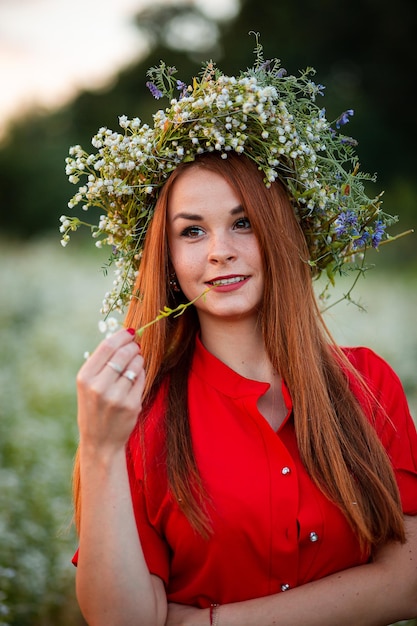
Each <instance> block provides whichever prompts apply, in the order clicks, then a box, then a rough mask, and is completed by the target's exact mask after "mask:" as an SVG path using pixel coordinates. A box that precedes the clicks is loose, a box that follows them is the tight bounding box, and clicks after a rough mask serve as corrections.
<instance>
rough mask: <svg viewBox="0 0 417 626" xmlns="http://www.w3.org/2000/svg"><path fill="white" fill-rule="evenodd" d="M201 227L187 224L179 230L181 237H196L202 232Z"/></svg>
mask: <svg viewBox="0 0 417 626" xmlns="http://www.w3.org/2000/svg"><path fill="white" fill-rule="evenodd" d="M203 232H204V231H203V229H202V228H200V226H187V228H184V230H182V231H181V237H189V238H190V239H196V238H197V237H199V236H200V235H201V234H202V233H203Z"/></svg>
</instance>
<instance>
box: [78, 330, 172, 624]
mask: <svg viewBox="0 0 417 626" xmlns="http://www.w3.org/2000/svg"><path fill="white" fill-rule="evenodd" d="M109 360H110V361H111V362H112V363H114V364H116V366H120V368H121V369H122V371H123V370H126V369H130V370H132V371H133V372H135V373H136V374H137V377H136V379H135V380H134V381H133V382H131V381H130V380H129V379H128V378H126V377H125V376H123V375H121V374H120V373H118V372H117V371H115V370H114V369H113V367H112V366H109V365H108V361H109ZM144 378H145V375H144V369H143V359H142V357H141V355H140V354H139V349H138V346H137V344H135V343H134V341H133V337H132V335H130V334H129V333H128V332H127V331H125V330H122V331H120V332H118V333H117V334H115V335H114V336H112V337H110V338H108V339H106V340H105V341H103V342H102V343H101V344H100V346H99V347H98V348H97V350H96V351H95V352H94V354H93V355H92V356H91V357H89V359H88V360H87V361H86V363H85V364H84V366H83V367H82V368H81V370H80V372H79V375H78V377H77V388H78V425H79V432H80V444H79V460H80V485H81V491H80V495H81V522H80V529H79V530H80V540H79V556H78V565H77V574H76V590H77V598H78V602H79V605H80V608H81V611H82V613H83V615H84V617H85V619H86V621H87V622H88V624H89V625H90V626H113V625H114V626H125V625H126V626H128V625H129V626H133V625H135V626H137V624H141V626H162V625H163V624H164V623H165V619H166V611H167V600H166V594H165V590H164V586H163V583H162V581H161V579H159V578H158V577H156V576H151V575H150V573H149V570H148V568H147V565H146V562H145V559H144V556H143V552H142V547H141V544H140V540H139V536H138V531H137V528H136V522H135V518H134V512H133V507H132V501H131V493H130V486H129V477H128V472H127V466H126V454H125V446H126V442H127V440H128V438H129V435H130V433H131V432H132V430H133V427H134V425H135V423H136V420H137V415H138V412H139V411H140V409H141V399H142V393H143V386H144Z"/></svg>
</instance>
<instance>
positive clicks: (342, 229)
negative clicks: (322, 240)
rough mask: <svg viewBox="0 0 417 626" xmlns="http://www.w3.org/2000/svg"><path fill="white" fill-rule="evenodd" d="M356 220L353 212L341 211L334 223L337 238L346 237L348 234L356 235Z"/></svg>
mask: <svg viewBox="0 0 417 626" xmlns="http://www.w3.org/2000/svg"><path fill="white" fill-rule="evenodd" d="M357 223H358V218H357V216H356V215H355V213H354V212H353V211H342V213H340V215H339V217H337V218H336V219H335V221H334V225H335V229H334V232H335V233H336V235H337V236H338V237H341V236H342V235H346V234H347V233H348V232H349V233H350V234H352V235H356V234H358V231H357V229H356V226H357Z"/></svg>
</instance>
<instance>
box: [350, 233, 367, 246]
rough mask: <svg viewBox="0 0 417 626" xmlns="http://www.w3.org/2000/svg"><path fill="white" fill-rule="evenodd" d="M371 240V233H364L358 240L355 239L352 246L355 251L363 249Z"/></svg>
mask: <svg viewBox="0 0 417 626" xmlns="http://www.w3.org/2000/svg"><path fill="white" fill-rule="evenodd" d="M368 239H369V233H368V231H366V230H365V231H364V232H363V233H362V235H361V236H360V237H358V239H355V241H354V242H353V244H352V247H353V249H354V250H357V249H358V248H363V246H365V245H366V242H367V241H368Z"/></svg>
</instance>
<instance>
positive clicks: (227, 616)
mask: <svg viewBox="0 0 417 626" xmlns="http://www.w3.org/2000/svg"><path fill="white" fill-rule="evenodd" d="M406 531H407V543H405V544H404V545H401V544H399V543H392V544H389V545H386V546H383V547H382V548H381V549H379V551H378V553H377V554H376V556H375V559H374V561H373V562H372V563H368V564H366V565H360V566H358V567H354V568H351V569H347V570H343V571H341V572H338V573H336V574H332V575H331V576H328V577H326V578H322V579H320V580H317V581H315V582H311V583H308V584H305V585H302V586H300V587H297V588H295V589H290V590H288V591H285V592H282V593H278V594H275V595H271V596H265V597H262V598H256V599H253V600H247V601H244V602H237V603H233V604H224V605H222V606H220V607H219V609H218V615H217V616H216V622H215V623H216V624H217V626H253V625H254V624H256V626H300V624H303V626H334V625H335V624H337V626H352V624H355V626H387V624H391V623H393V622H396V621H399V620H402V619H410V618H413V617H416V616H417V517H412V518H406ZM208 624H209V611H208V610H207V609H203V610H201V609H200V610H199V609H194V608H192V607H186V606H183V605H182V606H181V605H170V606H169V616H168V621H167V626H208Z"/></svg>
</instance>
